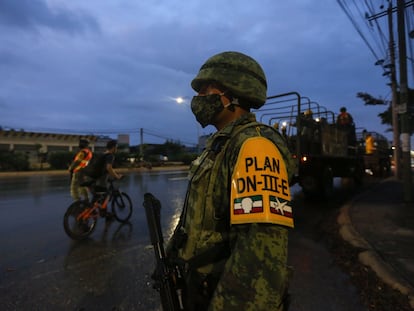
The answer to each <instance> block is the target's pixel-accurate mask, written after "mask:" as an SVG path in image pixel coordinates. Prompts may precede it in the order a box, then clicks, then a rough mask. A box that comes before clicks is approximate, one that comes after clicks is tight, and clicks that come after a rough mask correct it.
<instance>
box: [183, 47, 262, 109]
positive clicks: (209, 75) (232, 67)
mask: <svg viewBox="0 0 414 311" xmlns="http://www.w3.org/2000/svg"><path fill="white" fill-rule="evenodd" d="M208 81H215V82H218V83H219V84H221V85H223V86H224V87H226V88H227V89H229V90H230V91H231V92H232V95H234V96H235V97H236V98H240V99H245V100H246V101H247V102H248V104H250V106H251V107H249V108H260V107H261V106H263V104H264V103H265V101H266V91H267V83H266V76H265V74H264V72H263V69H262V67H261V66H260V65H259V64H258V63H257V62H256V61H255V60H254V59H253V58H251V57H250V56H247V55H245V54H242V53H239V52H223V53H219V54H216V55H214V56H212V57H210V58H209V59H208V60H207V61H206V62H205V63H204V65H203V66H201V68H200V71H199V72H198V74H197V76H196V77H195V78H194V80H193V81H192V82H191V87H192V88H193V89H194V90H195V91H196V92H199V91H200V88H201V87H202V85H203V83H205V82H208Z"/></svg>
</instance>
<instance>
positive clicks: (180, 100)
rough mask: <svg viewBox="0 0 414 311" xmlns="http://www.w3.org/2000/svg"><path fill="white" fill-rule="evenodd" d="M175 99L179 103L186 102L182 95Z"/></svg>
mask: <svg viewBox="0 0 414 311" xmlns="http://www.w3.org/2000/svg"><path fill="white" fill-rule="evenodd" d="M175 101H176V102H177V104H182V103H183V102H184V98H182V97H181V96H180V97H177V98H176V99H175Z"/></svg>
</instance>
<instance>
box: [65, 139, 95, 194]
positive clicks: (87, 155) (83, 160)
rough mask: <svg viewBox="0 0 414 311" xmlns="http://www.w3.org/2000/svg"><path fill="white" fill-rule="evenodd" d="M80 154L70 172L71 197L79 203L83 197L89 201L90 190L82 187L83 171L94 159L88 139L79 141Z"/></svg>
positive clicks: (73, 162) (76, 156) (74, 160)
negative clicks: (81, 177)
mask: <svg viewBox="0 0 414 311" xmlns="http://www.w3.org/2000/svg"><path fill="white" fill-rule="evenodd" d="M79 149H80V150H79V152H78V153H77V154H76V155H75V157H74V159H73V161H72V163H71V164H70V166H69V168H68V170H69V172H70V175H71V182H70V195H71V196H72V198H73V200H74V201H79V200H80V199H81V196H83V199H84V200H89V198H88V189H87V188H86V187H82V186H81V185H80V182H81V181H80V176H81V171H82V170H83V169H84V168H85V167H86V166H87V165H88V163H89V160H90V159H91V158H92V151H91V150H90V149H89V141H87V140H86V139H80V140H79Z"/></svg>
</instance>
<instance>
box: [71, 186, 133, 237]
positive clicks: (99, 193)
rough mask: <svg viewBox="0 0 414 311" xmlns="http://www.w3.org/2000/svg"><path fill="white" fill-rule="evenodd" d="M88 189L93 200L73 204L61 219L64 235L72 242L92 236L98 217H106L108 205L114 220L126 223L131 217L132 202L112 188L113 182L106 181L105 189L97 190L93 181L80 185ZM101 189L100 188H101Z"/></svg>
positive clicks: (115, 188) (124, 194)
mask: <svg viewBox="0 0 414 311" xmlns="http://www.w3.org/2000/svg"><path fill="white" fill-rule="evenodd" d="M82 185H83V186H86V187H88V188H89V189H90V191H91V192H92V194H93V199H92V201H91V202H89V201H76V202H73V203H72V204H71V205H70V206H69V207H68V209H67V210H66V212H65V215H64V217H63V227H64V229H65V232H66V234H67V235H68V236H69V237H71V238H72V239H74V240H83V239H86V238H87V237H88V236H90V235H91V234H92V232H93V231H94V230H95V228H96V223H97V221H98V218H99V217H107V216H108V215H110V214H108V204H109V203H110V202H111V211H112V214H113V216H114V217H115V219H116V220H118V221H119V222H122V223H126V222H128V220H129V219H130V218H131V215H132V201H131V198H130V197H129V196H128V194H126V193H125V192H121V191H120V190H119V188H117V187H115V186H114V180H113V179H109V180H108V188H107V189H99V187H97V186H96V184H95V181H94V180H91V181H88V182H85V183H83V184H82ZM101 188H102V187H101Z"/></svg>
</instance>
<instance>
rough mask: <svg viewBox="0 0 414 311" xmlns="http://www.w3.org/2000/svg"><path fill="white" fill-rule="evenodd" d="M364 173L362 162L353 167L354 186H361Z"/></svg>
mask: <svg viewBox="0 0 414 311" xmlns="http://www.w3.org/2000/svg"><path fill="white" fill-rule="evenodd" d="M364 174H365V167H364V165H363V164H362V163H357V165H356V167H355V171H354V175H353V178H354V182H355V185H356V186H361V185H362V184H363V179H364Z"/></svg>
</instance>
